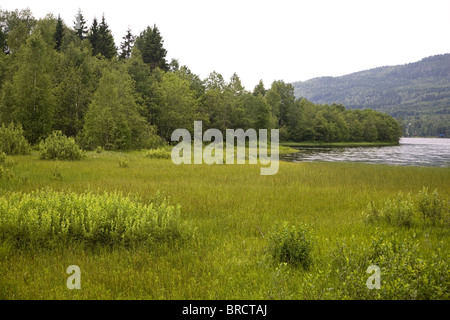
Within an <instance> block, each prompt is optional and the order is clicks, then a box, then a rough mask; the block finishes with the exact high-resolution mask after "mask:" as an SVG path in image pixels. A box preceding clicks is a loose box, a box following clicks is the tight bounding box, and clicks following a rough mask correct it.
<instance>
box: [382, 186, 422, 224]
mask: <svg viewBox="0 0 450 320" xmlns="http://www.w3.org/2000/svg"><path fill="white" fill-rule="evenodd" d="M413 215H414V204H413V201H412V198H411V194H409V193H408V194H407V195H406V196H404V195H403V193H401V192H400V193H399V194H398V195H397V197H396V198H394V199H387V200H386V202H385V204H384V208H383V210H382V211H381V216H382V217H383V218H384V220H386V221H387V222H388V223H390V224H393V225H395V226H399V227H402V226H403V227H411V226H412V224H413Z"/></svg>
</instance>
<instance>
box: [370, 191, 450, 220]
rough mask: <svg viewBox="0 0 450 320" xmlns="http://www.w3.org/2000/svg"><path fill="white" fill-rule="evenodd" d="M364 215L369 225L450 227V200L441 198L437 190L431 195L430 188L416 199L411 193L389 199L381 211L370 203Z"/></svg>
mask: <svg viewBox="0 0 450 320" xmlns="http://www.w3.org/2000/svg"><path fill="white" fill-rule="evenodd" d="M363 215H364V219H365V221H366V222H368V223H379V222H386V223H388V224H390V225H394V226H399V227H412V226H414V225H419V224H420V223H421V222H422V223H423V224H428V223H430V224H432V225H434V226H437V225H441V226H445V225H450V208H449V204H448V200H446V199H443V198H441V197H440V196H439V193H438V191H437V190H435V191H434V192H433V193H431V194H430V193H429V192H428V188H423V189H422V191H420V192H419V193H418V194H417V195H415V196H414V197H413V196H412V195H411V193H408V194H407V195H404V194H403V193H402V192H399V193H398V195H397V197H396V198H394V199H390V198H389V199H387V200H386V201H385V203H384V205H383V207H382V208H381V209H380V208H377V207H376V206H375V204H374V203H373V202H370V203H369V204H368V205H367V209H366V211H364V212H363Z"/></svg>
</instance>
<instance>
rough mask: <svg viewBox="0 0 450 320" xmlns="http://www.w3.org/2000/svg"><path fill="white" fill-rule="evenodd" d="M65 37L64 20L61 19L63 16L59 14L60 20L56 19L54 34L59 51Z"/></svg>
mask: <svg viewBox="0 0 450 320" xmlns="http://www.w3.org/2000/svg"><path fill="white" fill-rule="evenodd" d="M63 37H64V22H63V20H62V19H61V16H60V15H58V20H56V30H55V34H54V36H53V38H54V40H55V50H56V51H58V52H60V51H61V44H62V39H63Z"/></svg>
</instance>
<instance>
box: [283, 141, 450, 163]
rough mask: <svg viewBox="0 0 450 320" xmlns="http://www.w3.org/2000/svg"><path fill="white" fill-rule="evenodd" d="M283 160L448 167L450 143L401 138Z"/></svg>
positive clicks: (303, 151) (304, 150) (315, 151)
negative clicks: (392, 142)
mask: <svg viewBox="0 0 450 320" xmlns="http://www.w3.org/2000/svg"><path fill="white" fill-rule="evenodd" d="M297 149H299V150H300V151H299V152H298V153H293V154H288V155H285V156H283V157H282V158H281V159H283V160H286V161H293V162H311V161H331V162H363V163H373V164H389V165H404V166H433V167H449V165H450V139H445V138H435V139H433V138H402V139H400V145H398V146H387V147H348V148H345V147H344V148H342V147H335V148H332V147H331V148H330V147H305V148H303V147H300V148H297Z"/></svg>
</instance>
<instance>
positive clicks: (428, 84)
mask: <svg viewBox="0 0 450 320" xmlns="http://www.w3.org/2000/svg"><path fill="white" fill-rule="evenodd" d="M293 86H294V88H295V95H296V97H305V98H307V99H310V100H311V101H312V102H314V103H330V102H337V103H342V104H344V105H345V106H347V107H348V108H351V109H365V108H372V109H375V110H379V111H382V112H386V113H388V114H389V115H391V116H393V117H395V118H397V119H401V120H402V122H403V126H404V134H405V135H406V136H438V135H441V134H443V135H445V136H450V54H444V55H437V56H432V57H428V58H425V59H422V60H421V61H418V62H415V63H409V64H405V65H399V66H390V67H380V68H375V69H371V70H366V71H361V72H356V73H353V74H349V75H346V76H342V77H320V78H315V79H311V80H308V81H304V82H295V83H293Z"/></svg>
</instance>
